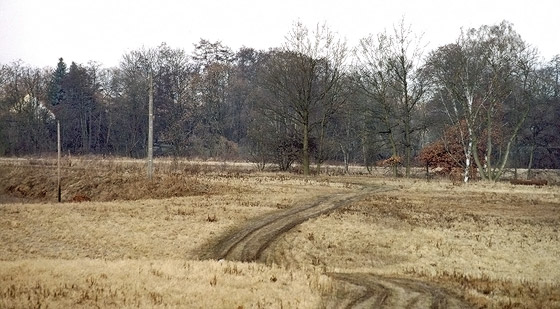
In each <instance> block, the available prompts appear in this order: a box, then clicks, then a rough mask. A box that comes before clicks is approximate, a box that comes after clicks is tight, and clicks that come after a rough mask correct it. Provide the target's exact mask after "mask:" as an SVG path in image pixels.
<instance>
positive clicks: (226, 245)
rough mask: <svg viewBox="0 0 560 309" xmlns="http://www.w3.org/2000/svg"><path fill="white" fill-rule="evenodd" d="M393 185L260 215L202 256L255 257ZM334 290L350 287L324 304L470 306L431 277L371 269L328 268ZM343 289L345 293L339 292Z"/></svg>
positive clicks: (329, 305)
mask: <svg viewBox="0 0 560 309" xmlns="http://www.w3.org/2000/svg"><path fill="white" fill-rule="evenodd" d="M390 190H394V189H393V188H389V187H381V186H375V187H374V186H364V187H362V188H361V189H358V190H357V191H355V192H352V193H337V194H332V195H329V196H325V197H321V198H319V199H317V200H315V201H314V202H313V203H310V204H307V205H302V206H295V207H293V208H290V209H288V210H286V211H282V212H275V213H273V214H269V215H266V216H264V217H260V218H258V219H255V220H252V221H250V222H249V223H248V224H247V225H246V226H245V227H243V228H241V229H239V230H237V231H234V232H232V233H229V234H227V235H225V236H224V237H222V238H221V240H219V241H218V243H217V244H215V245H213V246H209V247H210V248H211V249H209V250H210V251H209V252H207V253H205V254H203V256H202V258H203V259H215V260H222V259H223V260H230V261H240V262H252V261H258V260H260V259H261V255H262V253H263V251H264V250H265V249H266V248H268V247H269V246H270V245H271V244H272V243H273V242H274V241H275V240H276V239H278V237H279V236H281V235H282V234H283V233H286V232H288V231H289V230H291V229H292V228H293V227H295V226H297V225H299V224H301V223H303V222H305V221H306V220H309V219H311V218H314V217H317V216H319V215H321V214H324V213H328V212H331V211H334V210H336V209H338V208H341V207H344V206H347V205H349V204H351V203H353V202H356V201H359V200H360V199H362V198H364V197H365V196H367V195H368V194H374V193H380V192H385V191H390ZM327 275H328V276H329V277H330V278H332V279H333V282H334V283H335V290H336V289H340V288H341V287H342V286H346V287H348V286H349V287H350V288H349V289H347V290H346V291H344V292H342V293H335V294H336V295H327V296H326V297H325V298H324V301H323V306H324V307H326V308H470V307H471V306H470V305H468V304H467V303H466V302H465V301H464V300H462V299H461V298H460V297H459V296H457V295H454V294H453V293H450V292H448V291H447V290H445V289H443V288H441V287H439V286H437V285H435V284H432V283H428V282H424V281H421V280H415V279H407V278H389V277H382V276H378V275H374V274H370V273H327ZM341 294H342V295H341Z"/></svg>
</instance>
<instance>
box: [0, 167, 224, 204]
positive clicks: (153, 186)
mask: <svg viewBox="0 0 560 309" xmlns="http://www.w3.org/2000/svg"><path fill="white" fill-rule="evenodd" d="M0 184H1V185H0V201H2V200H4V201H12V202H13V201H14V199H19V200H20V201H25V202H52V201H56V200H57V171H56V168H55V167H53V166H7V165H0ZM61 188H62V200H63V201H72V200H74V198H75V197H76V196H80V197H87V199H84V198H82V199H80V201H85V200H88V199H89V200H91V201H113V200H139V199H148V198H151V199H158V198H167V197H177V196H189V195H201V194H210V193H212V192H214V191H215V190H216V186H215V185H209V184H208V183H204V182H203V181H201V180H199V179H198V178H196V177H194V176H192V175H182V174H169V175H167V174H163V175H155V176H154V178H153V180H152V181H149V180H148V179H147V177H146V176H145V173H144V171H143V170H140V169H138V170H125V171H120V170H112V169H93V168H79V167H77V168H74V167H72V168H65V169H63V173H62V177H61Z"/></svg>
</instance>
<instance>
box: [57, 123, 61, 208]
mask: <svg viewBox="0 0 560 309" xmlns="http://www.w3.org/2000/svg"><path fill="white" fill-rule="evenodd" d="M56 140H57V144H56V145H57V149H58V159H57V161H56V166H57V169H58V177H57V180H58V193H57V196H58V202H59V203H60V201H61V195H62V194H61V189H60V150H61V149H60V148H61V147H60V120H57V121H56Z"/></svg>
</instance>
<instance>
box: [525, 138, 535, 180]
mask: <svg viewBox="0 0 560 309" xmlns="http://www.w3.org/2000/svg"><path fill="white" fill-rule="evenodd" d="M535 148H536V147H535V144H533V145H531V152H530V153H529V164H528V165H527V180H529V179H531V178H533V157H534V155H535Z"/></svg>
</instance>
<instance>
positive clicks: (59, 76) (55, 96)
mask: <svg viewBox="0 0 560 309" xmlns="http://www.w3.org/2000/svg"><path fill="white" fill-rule="evenodd" d="M66 74H67V71H66V63H64V59H62V58H60V59H58V65H57V66H56V70H55V71H54V72H53V74H52V77H51V82H50V84H49V102H50V103H51V105H52V106H55V105H58V104H59V103H60V102H62V100H63V99H64V88H63V87H62V83H63V82H64V78H65V77H66Z"/></svg>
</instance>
